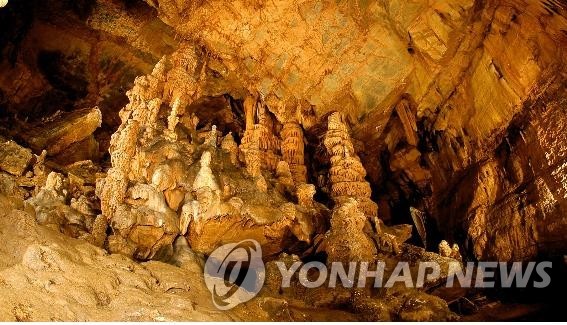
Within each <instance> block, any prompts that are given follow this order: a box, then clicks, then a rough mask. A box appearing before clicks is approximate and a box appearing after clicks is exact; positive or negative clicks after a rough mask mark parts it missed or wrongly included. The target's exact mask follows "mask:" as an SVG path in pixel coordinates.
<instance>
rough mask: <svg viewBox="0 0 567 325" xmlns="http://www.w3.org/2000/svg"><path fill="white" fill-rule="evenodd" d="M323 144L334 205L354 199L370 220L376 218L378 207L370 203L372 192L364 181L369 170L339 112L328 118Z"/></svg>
mask: <svg viewBox="0 0 567 325" xmlns="http://www.w3.org/2000/svg"><path fill="white" fill-rule="evenodd" d="M324 144H325V147H326V148H327V152H328V154H329V156H330V160H331V169H330V170H329V180H330V183H331V196H332V198H333V201H335V204H337V205H341V204H342V202H344V201H345V200H348V198H354V199H356V200H357V201H358V204H359V208H360V210H361V211H363V212H364V214H366V216H367V217H368V218H373V217H375V216H376V215H377V213H378V206H377V205H376V203H374V202H372V200H371V199H370V195H371V189H370V184H369V183H368V182H367V181H366V180H365V177H366V170H365V169H364V167H363V166H362V163H361V162H360V159H359V158H358V155H357V154H356V152H355V151H354V147H353V145H352V142H351V138H350V134H349V130H348V128H347V126H346V124H345V123H344V122H343V117H342V115H341V114H340V113H338V112H335V113H333V114H331V115H330V116H329V120H328V129H327V133H326V134H325V140H324Z"/></svg>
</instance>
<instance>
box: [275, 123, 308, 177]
mask: <svg viewBox="0 0 567 325" xmlns="http://www.w3.org/2000/svg"><path fill="white" fill-rule="evenodd" d="M280 136H281V138H282V141H281V152H282V158H283V160H284V161H285V162H287V164H288V166H289V170H290V171H291V174H292V176H293V180H294V182H295V184H297V185H299V184H304V183H306V182H307V168H306V167H305V144H304V140H303V130H302V129H301V126H300V125H299V124H298V123H293V122H289V123H285V124H284V125H283V128H282V131H281V134H280Z"/></svg>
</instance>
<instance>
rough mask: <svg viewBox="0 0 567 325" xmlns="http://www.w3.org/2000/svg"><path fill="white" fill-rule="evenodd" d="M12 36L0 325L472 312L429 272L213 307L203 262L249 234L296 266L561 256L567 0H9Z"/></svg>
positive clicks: (565, 211) (4, 62) (4, 57)
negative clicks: (7, 324) (4, 324)
mask: <svg viewBox="0 0 567 325" xmlns="http://www.w3.org/2000/svg"><path fill="white" fill-rule="evenodd" d="M0 30H2V32H1V33H0V53H1V57H0V71H1V73H0V118H1V119H2V120H3V122H4V123H2V125H1V126H0V140H1V142H2V143H3V145H2V146H0V170H1V173H0V205H1V206H2V212H1V214H3V217H2V218H1V220H2V221H1V223H2V226H1V227H0V233H1V236H2V238H3V239H4V241H5V242H12V243H13V244H10V246H13V247H16V246H17V249H14V248H13V247H3V248H1V249H0V256H1V260H2V261H1V262H0V292H2V293H6V294H7V296H6V297H9V298H7V299H9V300H10V301H13V303H11V304H6V306H4V304H2V307H1V308H0V311H1V313H2V314H1V315H2V316H1V317H2V319H14V320H49V319H50V317H53V319H61V320H99V319H100V320H104V319H109V318H111V319H121V320H137V319H140V320H162V319H172V320H180V319H195V320H205V319H207V320H217V319H223V320H225V319H242V320H252V319H254V320H257V319H272V320H326V319H345V320H361V319H366V320H389V319H393V320H447V319H455V318H456V317H458V316H457V315H456V314H455V313H453V311H456V309H455V304H460V303H461V302H462V300H459V299H457V298H455V297H453V298H451V299H449V298H447V297H443V296H442V294H436V295H437V296H442V298H445V300H443V299H441V298H439V297H436V296H435V295H429V294H426V293H425V290H426V289H427V291H429V293H431V292H432V291H433V290H430V289H432V287H433V286H434V285H433V284H430V287H429V288H425V289H424V290H417V289H411V290H409V289H404V288H400V289H395V290H384V292H380V293H376V292H373V293H362V294H361V293H360V292H356V293H353V292H352V291H349V290H347V289H346V288H343V290H337V291H336V292H332V293H330V292H326V291H324V290H323V291H313V292H301V291H297V292H293V291H290V292H287V291H285V290H284V291H285V292H283V291H282V288H267V289H266V290H265V292H263V293H262V294H261V298H260V299H259V300H258V301H257V302H255V303H254V302H251V303H249V304H247V305H246V307H243V308H241V309H240V308H237V309H236V310H235V311H234V312H230V313H221V312H219V311H216V310H214V307H213V306H212V303H211V302H210V301H209V300H208V299H209V296H208V292H206V290H205V288H204V284H203V283H202V274H201V263H202V261H203V259H204V257H206V256H207V255H208V254H210V253H211V252H212V251H213V250H214V249H215V248H217V247H218V246H220V245H222V244H224V243H232V242H238V241H240V240H243V239H256V240H258V241H259V242H260V243H261V245H262V248H263V252H264V258H265V260H267V261H274V260H283V261H287V262H289V261H291V260H293V259H302V260H303V261H308V260H312V259H321V258H322V259H324V260H325V261H326V262H328V263H330V262H333V261H341V262H349V261H363V260H369V259H370V260H375V259H376V258H378V257H379V258H384V259H386V260H388V261H389V262H392V263H393V262H394V261H399V260H413V261H415V260H421V261H423V260H437V261H443V262H444V263H445V262H447V261H449V260H453V259H461V256H462V258H464V260H480V261H483V260H497V261H529V260H536V259H543V258H548V259H557V258H562V257H563V255H564V254H567V235H566V234H567V218H566V217H565V216H566V215H567V133H566V132H565V129H566V128H567V69H566V66H565V64H564V62H566V58H567V53H566V49H567V46H566V45H567V4H566V3H565V2H564V1H558V0H545V1H543V0H542V1H535V0H476V1H474V0H455V1H443V0H427V1H425V0H404V1H399V0H382V1H358V0H357V1H308V0H288V1H256V0H236V1H227V0H211V1H184V0H145V2H144V1H141V0H98V1H94V0H80V1H70V0H69V1H68V0H45V1H39V0H28V1H17V0H10V1H9V3H8V4H6V6H5V7H3V8H0ZM59 232H60V233H63V234H64V235H66V236H63V235H59ZM26 234H29V236H27V235H26ZM69 237H72V238H75V239H72V238H69ZM442 240H446V241H447V242H449V243H450V244H451V245H453V244H455V245H454V246H453V249H452V250H451V249H450V248H449V247H446V246H447V245H449V244H448V243H447V242H443V245H442V247H443V248H447V249H442V252H441V253H442V254H441V255H442V256H440V255H437V254H434V253H432V251H435V252H437V251H438V245H439V243H440V242H441V241H442ZM86 242H88V244H87V243H86ZM93 246H98V247H93ZM416 246H422V247H424V248H425V249H426V250H427V252H426V250H423V249H421V248H418V247H416ZM67 247H68V249H66V248H67ZM445 251H448V252H445ZM109 253H110V254H109ZM122 255H126V256H127V257H123V256H122ZM158 261H161V262H165V263H168V264H172V265H168V264H165V263H161V262H158ZM122 269H128V270H129V271H128V273H127V274H126V273H125V272H123V271H122ZM58 270H59V271H60V270H67V271H68V272H71V273H73V272H75V273H76V275H73V276H72V277H71V278H66V277H65V276H57V277H56V278H51V277H50V274H52V273H53V272H59V271H58ZM268 270H269V268H268ZM75 273H73V274H75ZM91 276H92V277H94V279H97V278H100V279H106V280H104V281H106V282H100V281H95V280H94V279H93V278H91ZM268 276H270V274H268ZM188 278H196V279H197V278H198V279H199V280H198V281H197V280H195V283H197V282H198V284H195V285H194V286H193V284H192V283H188V282H187V279H188ZM26 279H27V280H26ZM40 282H41V283H40ZM189 287H191V290H189ZM54 288H55V289H54ZM75 288H81V290H83V291H84V292H85V293H84V294H80V293H76V292H71V291H74V290H75ZM14 290H24V291H25V292H27V293H28V296H27V297H22V296H15V295H13V294H11V295H10V293H12V292H13V291H14ZM42 290H43V291H45V292H46V293H45V294H42V293H41V292H43V291H42ZM40 291H41V292H40ZM67 291H69V293H65V292H67ZM83 291H77V292H83ZM278 291H279V292H280V294H279V295H277V296H274V295H273V293H275V292H278ZM282 292H283V293H282ZM3 295H4V294H3ZM53 299H55V300H56V301H58V302H59V303H61V304H64V303H68V304H70V306H71V307H69V308H66V309H62V310H61V311H58V312H57V313H56V315H53V314H50V313H49V308H50V305H51V301H52V300H53ZM167 299H172V300H170V301H173V300H174V302H171V303H168V302H167V301H168V300H167ZM148 301H149V302H148ZM385 301H387V302H385ZM467 301H468V302H469V303H471V304H472V302H471V301H470V300H467ZM448 303H449V304H448ZM123 304H128V305H132V306H133V307H132V309H131V310H130V309H127V310H124V311H121V310H120V305H123ZM173 304H176V305H175V306H178V308H176V307H175V306H173ZM196 305H197V307H195V306H196ZM449 305H451V310H452V311H451V310H450V309H449ZM408 306H410V307H408ZM459 306H460V307H459V308H457V309H458V310H459V311H460V310H461V305H459ZM92 308H95V309H96V310H98V311H100V313H97V312H92ZM181 308H185V309H187V310H189V309H190V310H192V311H191V312H190V313H189V314H183V313H181V312H179V309H181ZM247 308H248V309H247ZM82 310H89V312H88V313H83V314H82ZM475 310H477V309H475ZM461 316H462V315H461Z"/></svg>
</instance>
